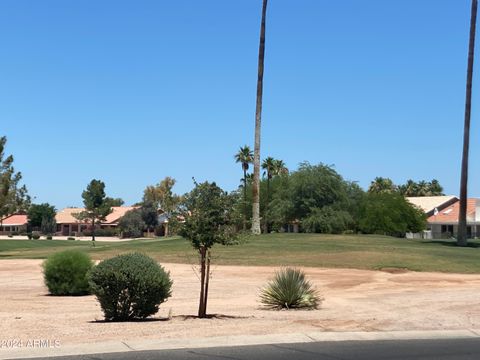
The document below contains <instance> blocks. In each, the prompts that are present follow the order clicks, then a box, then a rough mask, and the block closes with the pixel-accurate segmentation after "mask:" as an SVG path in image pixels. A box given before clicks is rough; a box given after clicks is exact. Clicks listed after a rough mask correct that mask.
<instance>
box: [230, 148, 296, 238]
mask: <svg viewBox="0 0 480 360" xmlns="http://www.w3.org/2000/svg"><path fill="white" fill-rule="evenodd" d="M235 161H236V162H237V163H239V164H240V165H241V166H242V170H243V179H242V187H243V230H246V229H247V220H248V219H247V214H248V211H247V205H248V204H247V185H248V183H249V182H251V181H253V177H252V174H249V173H248V170H249V168H250V164H252V163H253V162H254V154H253V151H252V150H251V149H250V146H248V145H245V146H242V147H240V149H239V150H238V152H237V153H236V154H235ZM261 168H262V169H263V177H264V178H265V179H266V181H267V192H266V202H265V204H266V205H265V212H264V232H268V231H269V227H268V218H267V216H268V215H267V214H268V205H269V203H270V181H271V180H272V178H273V177H274V176H277V175H283V174H288V168H287V167H286V165H285V162H284V161H283V160H280V159H274V158H273V157H271V156H269V157H267V158H265V159H264V160H263V162H262V164H261Z"/></svg>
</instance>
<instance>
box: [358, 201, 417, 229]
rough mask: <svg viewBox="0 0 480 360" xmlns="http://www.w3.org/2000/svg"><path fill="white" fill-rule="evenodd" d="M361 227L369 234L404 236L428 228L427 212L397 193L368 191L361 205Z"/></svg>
mask: <svg viewBox="0 0 480 360" xmlns="http://www.w3.org/2000/svg"><path fill="white" fill-rule="evenodd" d="M360 213H361V215H360V221H359V228H360V230H361V231H362V232H364V233H367V234H384V235H392V236H400V237H402V236H404V235H405V233H407V232H414V233H416V232H419V231H422V230H424V229H425V228H426V215H425V213H424V212H423V211H422V210H421V209H419V208H417V207H415V206H413V205H412V204H410V203H409V202H408V201H407V200H406V199H405V198H404V197H403V196H402V195H400V194H395V193H392V194H391V193H368V194H367V195H366V196H365V198H364V201H363V203H362V204H361V206H360Z"/></svg>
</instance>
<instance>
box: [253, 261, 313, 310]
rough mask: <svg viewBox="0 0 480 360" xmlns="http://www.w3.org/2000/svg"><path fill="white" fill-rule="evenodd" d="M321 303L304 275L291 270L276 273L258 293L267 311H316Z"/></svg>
mask: <svg viewBox="0 0 480 360" xmlns="http://www.w3.org/2000/svg"><path fill="white" fill-rule="evenodd" d="M321 301H322V298H321V297H320V296H319V294H318V292H317V291H316V290H315V289H314V288H313V287H312V285H311V284H310V282H309V281H308V280H307V279H306V278H305V273H304V272H303V271H301V270H298V269H292V268H285V269H281V270H280V271H278V272H276V273H275V276H274V278H273V279H272V280H271V281H270V282H269V283H268V284H267V286H265V287H264V288H263V289H262V291H261V293H260V302H261V303H262V304H263V305H264V306H265V307H266V308H268V309H317V308H318V306H319V305H320V303H321Z"/></svg>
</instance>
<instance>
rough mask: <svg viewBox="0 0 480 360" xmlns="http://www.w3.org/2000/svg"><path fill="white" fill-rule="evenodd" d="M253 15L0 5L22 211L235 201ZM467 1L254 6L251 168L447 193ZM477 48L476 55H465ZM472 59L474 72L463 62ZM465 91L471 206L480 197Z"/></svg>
mask: <svg viewBox="0 0 480 360" xmlns="http://www.w3.org/2000/svg"><path fill="white" fill-rule="evenodd" d="M260 11H261V0H237V1H225V0H204V1H198V0H188V1H187V0H176V1H118V0H116V1H107V0H103V1H75V2H74V1H52V0H44V1H33V0H30V1H24V0H4V1H1V2H0V33H1V34H2V36H1V37H0V134H4V135H6V136H7V137H8V149H7V150H8V152H9V153H13V154H14V156H15V163H16V168H17V169H18V170H20V171H22V173H23V175H24V182H25V183H26V185H27V186H28V188H29V190H30V192H31V194H32V195H33V196H35V197H36V201H37V202H50V203H52V204H55V205H56V206H57V207H59V208H61V207H63V206H68V205H81V197H80V194H81V192H82V190H83V189H84V188H85V186H86V185H87V183H88V182H89V181H90V180H91V179H92V178H98V179H102V180H103V181H105V183H106V185H107V192H108V194H109V195H110V196H115V197H122V198H124V199H125V201H126V202H127V203H133V202H136V201H138V200H139V199H140V198H141V195H142V191H143V189H144V187H145V186H146V185H149V184H153V183H156V182H158V181H159V180H160V179H162V178H163V177H165V176H167V175H168V176H173V177H174V178H176V179H177V181H178V183H177V186H176V190H177V192H178V193H183V192H186V191H188V190H189V189H190V188H191V187H192V180H191V178H192V176H194V177H195V178H196V179H197V180H199V181H202V180H215V181H216V182H217V183H218V184H220V185H221V186H222V187H224V188H225V189H228V190H233V189H234V188H236V187H237V185H238V182H239V179H240V178H241V176H242V172H241V168H240V166H239V165H238V164H235V163H234V160H233V155H234V153H235V152H236V151H237V149H238V147H239V146H240V145H243V144H250V145H252V144H253V135H254V133H253V128H254V115H255V89H256V71H257V53H258V33H259V23H260ZM469 11H470V1H469V0H440V1H438V0H437V1H433V0H422V1H418V0H402V1H384V0H364V1H358V0H350V1H348V0H347V1H341V2H340V1H333V0H300V1H287V0H271V1H270V3H269V9H268V19H267V45H266V60H265V61H266V63H265V79H264V80H265V81H264V83H265V84H264V85H265V87H264V112H263V128H262V141H263V142H262V156H263V157H265V156H269V155H270V156H273V157H277V158H281V159H283V160H284V161H285V162H286V163H287V165H288V166H289V168H290V169H295V168H296V166H297V165H298V163H299V162H301V161H304V160H307V161H310V162H311V163H319V162H323V163H326V164H334V165H335V167H336V169H337V170H338V171H339V172H340V173H341V174H342V175H343V176H344V177H345V178H346V179H349V180H353V181H359V183H360V184H361V185H362V186H363V187H367V186H368V184H369V182H370V181H371V180H372V179H373V178H374V177H376V176H385V177H390V178H392V179H393V180H394V181H395V182H399V183H400V182H404V181H406V180H407V179H409V178H412V179H415V180H421V179H427V180H429V179H432V178H437V179H439V180H440V182H441V183H442V184H443V185H444V187H445V191H446V192H447V193H449V194H457V193H458V187H459V185H458V184H459V168H460V154H461V145H462V132H463V114H464V101H465V76H466V75H465V72H466V61H467V59H466V57H467V46H468V26H469V16H470V14H469ZM479 46H480V45H479ZM478 61H480V58H479V60H478ZM479 76H480V69H479V70H477V69H476V74H475V79H474V81H475V82H474V93H473V95H474V99H473V113H472V133H471V138H472V144H471V153H470V160H471V161H470V169H471V172H470V182H469V184H470V188H469V189H470V191H469V192H470V196H480V183H479V180H480V169H479V167H478V163H479V160H480V157H479V155H480V146H479V144H478V143H479V141H478V139H479V135H480V134H479V130H480V127H479V126H478V123H479V121H480V119H479V115H480V114H479V111H478V103H479V101H478V99H479V92H478V91H477V89H478V84H479V80H480V78H479Z"/></svg>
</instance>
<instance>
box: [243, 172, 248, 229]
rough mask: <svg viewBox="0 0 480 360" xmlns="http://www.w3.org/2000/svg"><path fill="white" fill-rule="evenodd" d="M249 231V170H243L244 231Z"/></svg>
mask: <svg viewBox="0 0 480 360" xmlns="http://www.w3.org/2000/svg"><path fill="white" fill-rule="evenodd" d="M246 230H247V170H246V169H245V168H244V169H243V231H246Z"/></svg>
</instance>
